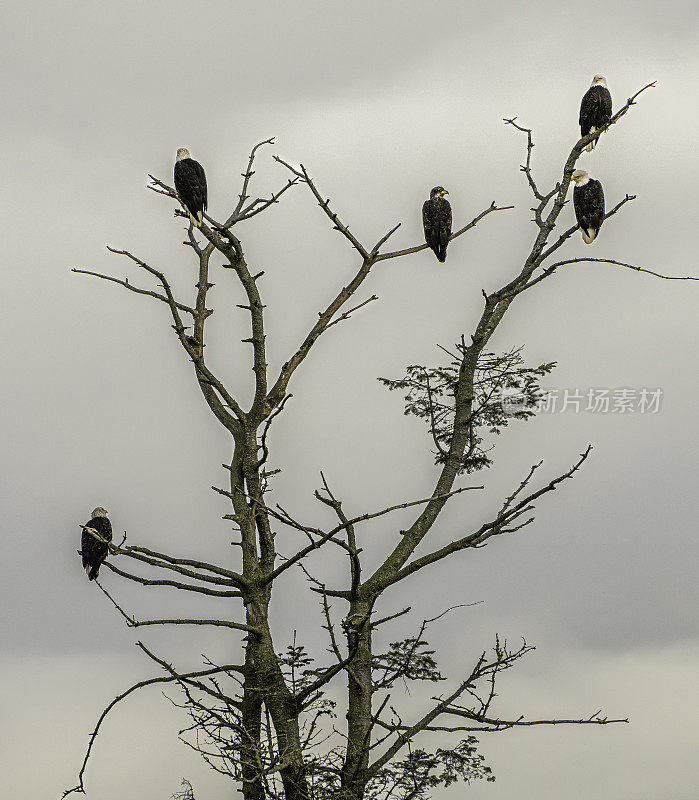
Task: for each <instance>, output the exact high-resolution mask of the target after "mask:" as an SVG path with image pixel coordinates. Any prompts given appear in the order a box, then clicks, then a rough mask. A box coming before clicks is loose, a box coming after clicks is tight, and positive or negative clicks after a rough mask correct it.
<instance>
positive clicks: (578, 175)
mask: <svg viewBox="0 0 699 800" xmlns="http://www.w3.org/2000/svg"><path fill="white" fill-rule="evenodd" d="M570 179H571V180H573V181H575V185H576V186H584V185H585V184H586V183H587V182H588V181H589V180H590V176H589V175H588V174H587V172H585V170H584V169H576V170H575V172H574V173H573V174H572V175H571V176H570Z"/></svg>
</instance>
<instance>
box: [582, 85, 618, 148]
mask: <svg viewBox="0 0 699 800" xmlns="http://www.w3.org/2000/svg"><path fill="white" fill-rule="evenodd" d="M611 118H612V96H611V94H610V93H609V89H607V81H605V79H604V78H603V77H602V76H601V75H595V77H594V78H593V79H592V84H591V85H590V88H589V89H588V90H587V91H586V92H585V94H584V96H583V99H582V102H581V103H580V120H579V121H580V136H587V134H588V133H594V132H595V131H596V130H597V129H598V128H601V127H602V126H603V125H606V124H607V123H608V122H609V120H610V119H611ZM598 139H599V136H597V137H596V138H594V139H593V140H592V141H591V142H590V143H589V144H588V145H587V147H586V148H585V149H586V150H587V151H588V152H590V151H591V150H594V149H595V144H597V140H598Z"/></svg>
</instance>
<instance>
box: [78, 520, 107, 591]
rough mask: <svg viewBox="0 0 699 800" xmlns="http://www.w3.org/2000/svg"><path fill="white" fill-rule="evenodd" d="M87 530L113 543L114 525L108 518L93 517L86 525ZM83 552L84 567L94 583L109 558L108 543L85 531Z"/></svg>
mask: <svg viewBox="0 0 699 800" xmlns="http://www.w3.org/2000/svg"><path fill="white" fill-rule="evenodd" d="M85 528H91V529H92V530H94V531H97V533H98V534H99V535H100V536H101V537H102V538H103V539H106V541H107V542H111V541H112V523H111V522H110V521H109V519H108V518H107V517H103V516H98V517H92V519H91V520H90V521H89V522H86V523H85ZM80 549H81V551H82V556H83V567H85V570H86V571H87V577H88V578H89V579H90V580H91V581H93V580H94V579H95V578H96V577H97V575H98V574H99V571H100V567H101V566H102V562H103V561H104V559H105V558H106V557H107V553H108V552H109V547H108V545H107V543H106V542H102V541H100V540H99V539H98V538H97V537H95V536H93V535H92V534H91V533H90V532H89V531H86V530H84V529H83V535H82V542H81V548H80Z"/></svg>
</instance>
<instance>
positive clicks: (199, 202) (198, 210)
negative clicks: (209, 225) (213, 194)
mask: <svg viewBox="0 0 699 800" xmlns="http://www.w3.org/2000/svg"><path fill="white" fill-rule="evenodd" d="M175 189H177V194H179V196H180V199H181V200H182V202H183V203H184V206H185V208H186V209H187V211H189V216H190V218H191V220H192V223H193V224H194V225H196V226H197V227H199V226H200V225H201V223H202V220H203V218H204V217H203V213H204V211H206V204H207V194H208V191H207V187H206V174H205V173H204V167H202V165H201V164H200V163H199V162H198V161H195V160H194V159H193V158H182V159H180V160H179V161H176V162H175Z"/></svg>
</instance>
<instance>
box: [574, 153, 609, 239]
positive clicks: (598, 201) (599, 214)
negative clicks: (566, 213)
mask: <svg viewBox="0 0 699 800" xmlns="http://www.w3.org/2000/svg"><path fill="white" fill-rule="evenodd" d="M571 178H572V179H573V180H574V181H575V188H574V189H573V206H574V208H575V217H576V219H577V220H578V225H579V226H580V233H582V238H583V242H585V244H592V242H594V241H595V237H596V236H597V234H598V233H599V229H600V228H601V227H602V223H603V222H604V192H603V191H602V184H601V183H600V182H599V181H596V180H595V179H594V178H591V177H590V176H589V175H588V174H587V172H585V170H584V169H576V170H575V172H574V173H573V174H572V176H571Z"/></svg>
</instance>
